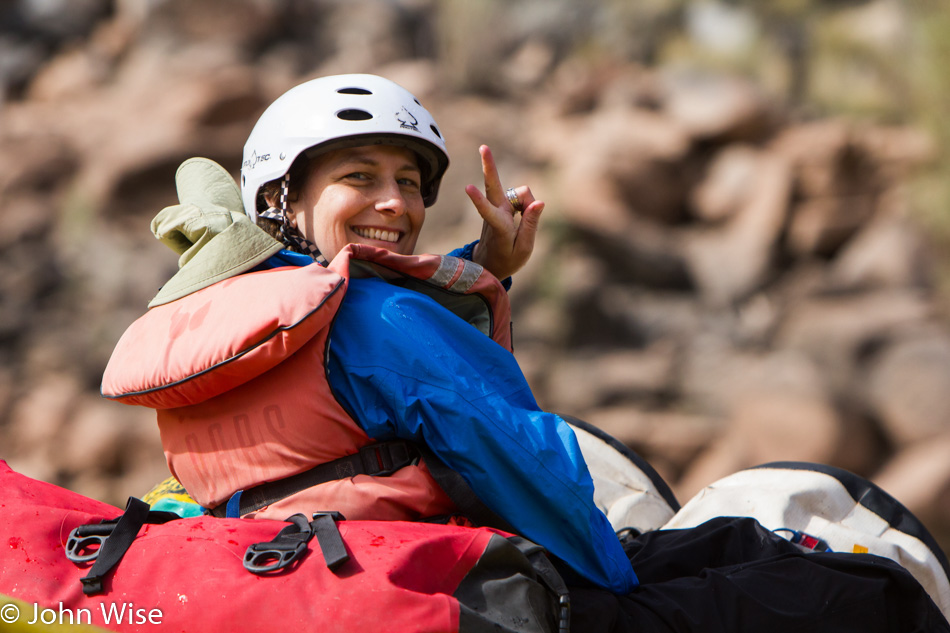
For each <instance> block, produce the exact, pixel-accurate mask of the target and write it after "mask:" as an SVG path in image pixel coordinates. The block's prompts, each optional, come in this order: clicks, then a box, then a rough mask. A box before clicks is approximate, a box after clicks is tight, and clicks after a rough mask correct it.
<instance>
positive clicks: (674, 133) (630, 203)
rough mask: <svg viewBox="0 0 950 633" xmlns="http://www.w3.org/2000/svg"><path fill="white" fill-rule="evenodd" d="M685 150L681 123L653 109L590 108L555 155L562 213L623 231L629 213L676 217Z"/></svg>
mask: <svg viewBox="0 0 950 633" xmlns="http://www.w3.org/2000/svg"><path fill="white" fill-rule="evenodd" d="M688 150H689V138H688V136H687V135H686V134H685V133H684V131H683V129H682V128H681V127H679V126H677V125H676V124H675V123H673V122H672V121H670V120H669V119H667V118H664V117H662V116H659V115H657V114H655V113H652V112H648V111H643V110H635V109H630V108H625V109H620V108H616V109H610V110H596V111H594V112H593V113H591V114H590V115H589V116H587V117H585V119H584V120H583V121H581V122H578V123H577V124H576V126H575V129H574V130H573V131H572V133H571V136H569V137H568V138H565V139H563V141H562V142H561V143H560V149H559V153H558V155H557V156H555V157H554V159H555V161H556V169H557V172H558V176H557V182H558V195H559V197H560V198H561V201H562V204H563V210H564V214H565V216H566V217H567V219H568V220H569V221H571V222H572V223H575V224H577V225H578V226H581V227H585V228H590V229H597V230H601V231H604V232H607V233H616V232H618V231H623V230H624V229H625V227H626V226H627V221H626V217H627V215H628V214H635V215H638V216H642V217H644V218H649V219H651V220H656V221H659V222H664V223H671V222H675V221H677V220H678V219H679V217H680V215H681V213H682V209H683V205H684V202H685V197H684V183H683V181H682V174H681V173H680V171H679V170H678V168H677V166H678V163H679V161H681V160H683V159H684V158H685V156H686V154H687V151H688Z"/></svg>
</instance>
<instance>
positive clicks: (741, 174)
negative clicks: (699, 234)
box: [690, 144, 761, 223]
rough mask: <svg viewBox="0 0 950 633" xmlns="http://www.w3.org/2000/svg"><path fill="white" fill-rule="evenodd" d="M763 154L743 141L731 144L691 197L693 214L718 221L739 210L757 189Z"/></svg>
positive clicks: (708, 220)
mask: <svg viewBox="0 0 950 633" xmlns="http://www.w3.org/2000/svg"><path fill="white" fill-rule="evenodd" d="M760 154H761V153H760V152H759V151H758V150H756V149H755V148H753V147H751V146H749V145H742V144H734V145H727V146H726V147H725V148H724V149H722V150H721V151H720V152H719V153H718V154H716V156H715V157H714V158H713V159H712V161H710V165H709V167H708V170H707V172H706V174H705V176H704V177H703V179H702V181H701V182H700V183H699V184H698V185H697V186H696V188H695V189H694V190H693V193H692V195H691V196H690V206H691V208H692V211H693V215H694V216H696V217H697V218H698V219H700V220H701V221H703V222H711V223H716V222H721V221H723V220H726V219H728V218H731V217H732V216H734V215H735V214H736V213H738V211H739V209H740V208H742V207H743V206H744V205H745V203H746V202H747V201H748V199H749V195H750V193H751V192H752V191H754V190H755V181H756V177H757V175H758V167H759V160H760Z"/></svg>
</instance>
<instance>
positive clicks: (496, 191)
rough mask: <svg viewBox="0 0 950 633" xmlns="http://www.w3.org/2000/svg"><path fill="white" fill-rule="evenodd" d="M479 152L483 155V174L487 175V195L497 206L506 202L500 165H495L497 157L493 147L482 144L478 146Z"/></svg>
mask: <svg viewBox="0 0 950 633" xmlns="http://www.w3.org/2000/svg"><path fill="white" fill-rule="evenodd" d="M478 153H479V154H480V155H481V157H482V174H483V175H484V176H485V197H486V198H488V201H489V202H491V203H492V204H493V205H495V206H496V207H498V206H501V205H502V204H504V202H505V192H504V190H503V189H502V188H501V178H499V177H498V167H497V165H495V157H494V155H492V152H491V148H489V147H488V146H487V145H482V146H481V147H479V148H478Z"/></svg>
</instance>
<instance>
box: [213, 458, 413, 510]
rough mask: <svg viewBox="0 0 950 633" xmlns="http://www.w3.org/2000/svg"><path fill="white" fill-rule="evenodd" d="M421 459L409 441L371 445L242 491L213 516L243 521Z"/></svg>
mask: <svg viewBox="0 0 950 633" xmlns="http://www.w3.org/2000/svg"><path fill="white" fill-rule="evenodd" d="M421 457H422V454H421V453H420V452H419V449H418V448H417V447H416V446H415V445H414V444H412V443H411V442H407V441H405V440H392V441H388V442H377V443H375V444H368V445H366V446H364V447H362V448H361V449H360V450H359V452H357V453H354V454H352V455H347V456H346V457H340V458H339V459H334V460H333V461H331V462H326V463H323V464H318V465H317V466H314V467H313V468H311V469H310V470H305V471H304V472H302V473H298V474H296V475H291V476H290V477H285V478H283V479H278V480H276V481H268V482H266V483H263V484H260V485H258V486H254V487H253V488H248V489H247V490H239V491H237V492H235V493H234V495H232V497H231V498H230V499H229V500H228V501H227V502H226V503H222V504H221V505H218V506H216V507H214V508H210V509H209V510H208V511H209V513H210V514H211V515H212V516H216V517H218V518H222V519H223V518H236V517H241V516H244V515H245V514H247V513H249V512H255V511H257V510H260V509H261V508H263V507H264V506H268V505H270V504H272V503H275V502H277V501H280V500H281V499H286V498H287V497H289V496H291V495H293V494H297V493H298V492H300V491H302V490H306V489H307V488H312V487H313V486H317V485H320V484H323V483H327V482H328V481H336V480H338V479H348V478H350V477H355V476H356V475H369V476H371V477H385V476H387V475H391V474H393V473H394V472H396V471H397V470H399V469H401V468H405V467H406V466H412V465H415V464H418V463H419V460H420V458H421Z"/></svg>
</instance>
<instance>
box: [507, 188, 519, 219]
mask: <svg viewBox="0 0 950 633" xmlns="http://www.w3.org/2000/svg"><path fill="white" fill-rule="evenodd" d="M505 198H507V199H508V204H510V205H511V208H512V209H514V212H515V213H518V212H519V211H521V200H519V199H518V192H517V191H515V188H514V187H509V188H508V189H505Z"/></svg>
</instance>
